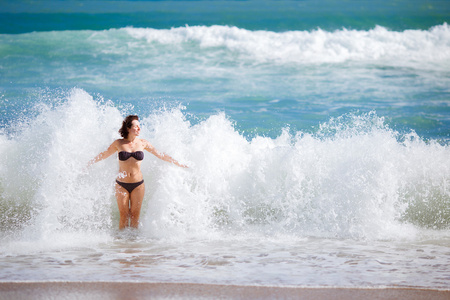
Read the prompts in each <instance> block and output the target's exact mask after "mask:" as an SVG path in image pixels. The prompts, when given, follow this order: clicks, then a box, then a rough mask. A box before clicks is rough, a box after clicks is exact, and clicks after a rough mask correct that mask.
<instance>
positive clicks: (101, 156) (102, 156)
mask: <svg viewBox="0 0 450 300" xmlns="http://www.w3.org/2000/svg"><path fill="white" fill-rule="evenodd" d="M117 149H118V148H117V140H115V141H114V142H113V143H112V144H111V145H110V146H109V147H108V149H106V150H105V151H103V152H101V153H100V154H99V155H97V156H96V157H94V158H93V159H91V160H90V161H89V162H88V165H87V166H88V167H89V166H91V165H93V164H95V163H96V162H99V161H101V160H104V159H106V158H108V157H110V156H111V155H113V154H114V153H115V152H116V151H117Z"/></svg>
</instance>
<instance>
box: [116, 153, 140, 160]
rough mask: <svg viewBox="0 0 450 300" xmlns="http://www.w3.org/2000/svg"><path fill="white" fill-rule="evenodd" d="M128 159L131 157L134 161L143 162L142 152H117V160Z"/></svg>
mask: <svg viewBox="0 0 450 300" xmlns="http://www.w3.org/2000/svg"><path fill="white" fill-rule="evenodd" d="M130 157H133V158H134V159H136V160H143V159H144V151H136V152H126V151H120V152H119V160H127V159H129V158H130Z"/></svg>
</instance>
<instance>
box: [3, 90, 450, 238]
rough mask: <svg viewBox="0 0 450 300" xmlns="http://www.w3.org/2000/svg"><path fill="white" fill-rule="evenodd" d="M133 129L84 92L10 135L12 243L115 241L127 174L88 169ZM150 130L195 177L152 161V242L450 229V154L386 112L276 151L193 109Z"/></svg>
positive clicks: (155, 118) (281, 144) (175, 111)
mask: <svg viewBox="0 0 450 300" xmlns="http://www.w3.org/2000/svg"><path fill="white" fill-rule="evenodd" d="M123 116H124V112H123V111H121V110H120V109H118V108H117V107H115V106H114V105H112V104H111V103H108V102H101V101H98V100H94V99H93V97H92V96H90V95H89V94H87V93H86V92H85V91H83V90H80V89H74V90H72V91H71V92H70V93H69V95H68V96H67V99H66V100H65V101H63V102H61V103H59V104H57V105H54V106H49V107H47V108H45V106H42V108H41V110H40V113H39V114H38V115H37V117H36V118H34V119H32V120H30V121H29V122H28V123H27V126H24V127H23V130H22V131H20V132H18V133H17V134H16V135H15V136H12V137H10V138H6V137H5V136H4V135H3V136H2V139H4V140H5V144H3V145H8V146H7V147H2V148H1V151H2V153H1V154H2V155H3V156H4V157H8V159H7V160H6V161H5V164H2V167H1V179H0V183H1V187H2V194H1V200H2V205H1V207H2V214H3V216H4V218H3V220H2V231H3V232H4V233H5V232H7V231H8V232H9V233H8V234H20V233H21V234H22V237H23V239H25V240H26V239H42V240H44V241H50V240H52V239H53V241H54V238H55V236H58V235H60V234H61V233H64V232H67V233H68V234H69V233H70V234H69V235H73V234H80V236H82V234H83V233H86V234H88V235H92V234H95V233H99V234H101V235H104V234H107V235H108V234H109V232H111V230H113V231H114V230H115V228H116V227H117V222H118V220H117V219H118V218H117V217H118V213H117V208H116V204H115V199H114V179H115V177H116V175H117V170H118V169H117V162H116V161H115V158H114V157H111V158H108V159H107V160H105V161H102V162H100V163H98V164H95V165H93V166H92V167H91V168H89V169H87V170H86V169H85V166H86V164H87V162H88V161H89V160H90V159H91V158H93V157H94V156H95V155H97V154H98V153H99V152H100V151H103V150H105V149H106V148H107V147H108V146H109V144H110V143H112V141H113V140H114V139H116V138H119V136H118V133H117V130H118V128H119V126H120V123H121V121H122V118H123ZM141 122H142V126H143V129H142V132H141V137H142V138H145V139H148V140H149V141H150V142H151V143H152V144H153V145H154V146H155V147H156V148H157V149H158V150H160V151H162V152H166V153H168V154H169V155H171V156H173V157H174V158H176V159H177V160H178V161H180V162H183V163H186V164H188V165H189V167H190V168H189V169H181V168H178V167H176V166H174V165H171V164H168V163H166V162H162V161H159V160H157V159H156V158H154V157H152V156H151V155H147V156H146V159H145V160H144V162H143V163H142V172H143V175H144V179H145V182H146V195H145V198H144V205H143V208H142V214H141V216H142V219H141V230H142V232H144V233H145V235H147V236H149V237H159V238H161V237H174V238H180V237H205V236H209V237H210V238H219V239H220V238H221V236H224V235H225V236H226V235H244V236H245V235H249V234H257V235H261V234H262V235H265V236H269V237H270V236H272V237H276V236H279V235H288V236H293V237H326V238H327V237H331V238H351V239H397V238H400V237H411V236H414V232H415V231H416V230H417V229H418V228H436V229H445V228H448V226H449V224H450V217H449V212H448V207H449V201H450V200H449V199H450V195H449V190H448V186H449V185H448V180H449V177H450V174H449V172H450V166H449V161H448V155H449V149H448V147H447V146H443V145H440V144H439V143H437V142H435V141H428V142H425V141H423V140H422V139H421V138H420V137H418V136H417V135H416V134H415V133H413V132H412V133H408V134H400V133H398V132H396V131H394V130H392V129H391V128H389V127H388V126H387V125H386V123H385V121H384V119H383V118H382V117H379V116H377V114H376V113H374V112H372V113H367V114H366V113H360V114H346V115H343V116H341V117H339V118H332V119H330V120H329V122H326V123H323V124H321V125H320V126H319V129H318V131H316V132H314V133H311V132H310V133H308V132H296V133H291V132H290V131H289V130H287V129H286V130H283V132H282V133H281V134H280V135H279V136H278V137H276V138H270V137H265V136H255V137H253V138H251V139H250V138H246V137H244V136H243V134H242V133H240V132H239V131H238V130H236V128H235V124H234V123H233V122H232V121H231V120H230V119H229V118H228V117H227V115H226V114H224V113H218V114H216V115H212V116H210V117H208V118H205V119H204V120H201V121H198V122H197V123H191V122H190V121H188V120H187V119H186V117H185V116H184V114H183V108H182V107H180V108H172V109H161V110H156V111H153V112H151V113H150V114H148V115H142V116H141ZM15 191H18V192H15ZM13 203H14V204H13ZM11 207H16V209H11ZM19 207H20V208H19ZM11 211H13V213H9V212H11Z"/></svg>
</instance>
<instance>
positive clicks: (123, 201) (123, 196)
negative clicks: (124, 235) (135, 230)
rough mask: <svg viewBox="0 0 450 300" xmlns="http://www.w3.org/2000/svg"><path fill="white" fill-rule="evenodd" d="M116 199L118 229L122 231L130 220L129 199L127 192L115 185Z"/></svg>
mask: <svg viewBox="0 0 450 300" xmlns="http://www.w3.org/2000/svg"><path fill="white" fill-rule="evenodd" d="M116 199H117V206H118V207H119V214H120V221H119V229H124V228H125V227H128V226H129V225H128V221H129V219H130V208H129V202H130V197H129V193H128V192H127V190H126V189H124V188H123V187H121V186H120V185H118V184H117V183H116Z"/></svg>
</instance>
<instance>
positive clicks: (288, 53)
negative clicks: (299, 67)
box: [119, 24, 450, 67]
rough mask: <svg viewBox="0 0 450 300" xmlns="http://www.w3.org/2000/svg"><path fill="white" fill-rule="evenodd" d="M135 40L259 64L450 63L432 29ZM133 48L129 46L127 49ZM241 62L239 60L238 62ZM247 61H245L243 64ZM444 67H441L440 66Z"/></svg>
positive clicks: (141, 33)
mask: <svg viewBox="0 0 450 300" xmlns="http://www.w3.org/2000/svg"><path fill="white" fill-rule="evenodd" d="M119 31H125V32H127V33H128V34H129V35H130V36H132V37H134V38H136V39H138V40H139V39H144V40H146V41H147V42H148V43H159V44H163V45H189V44H190V43H194V44H198V45H199V46H200V48H221V47H224V48H226V49H228V50H230V51H233V52H236V53H240V54H241V55H242V56H244V58H246V59H250V60H254V61H257V62H261V63H264V62H280V63H291V62H295V63H342V62H346V61H356V62H357V61H364V62H368V61H371V60H373V61H378V62H381V63H387V64H393V65H396V64H398V65H402V64H404V65H405V66H408V65H409V66H414V65H417V64H419V65H421V64H423V63H425V62H426V63H437V65H435V67H439V65H438V64H439V63H440V62H446V61H448V60H449V56H450V54H449V51H448V49H449V48H450V27H449V26H448V24H443V25H439V26H435V27H433V28H431V29H430V30H428V31H424V30H405V31H403V32H395V31H389V30H387V29H386V28H384V27H381V26H377V27H375V28H374V29H372V30H368V31H361V30H346V29H343V30H336V31H333V32H327V31H323V30H321V29H317V30H313V31H289V32H284V33H275V32H269V31H248V30H245V29H240V28H236V27H227V26H211V27H202V26H194V27H189V26H186V27H181V28H173V29H170V30H155V29H145V28H142V29H140V28H125V29H119ZM130 46H131V45H130ZM241 58H242V57H241ZM244 61H245V59H244ZM440 67H442V66H440Z"/></svg>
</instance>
